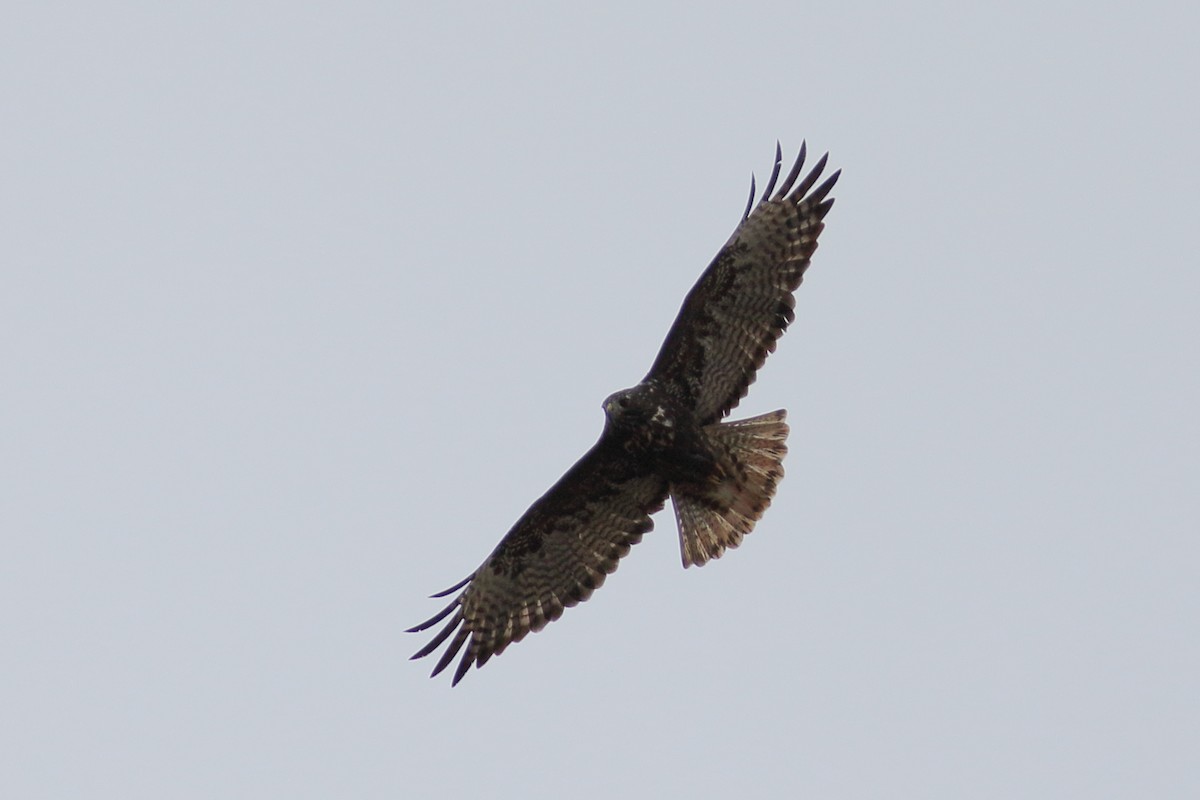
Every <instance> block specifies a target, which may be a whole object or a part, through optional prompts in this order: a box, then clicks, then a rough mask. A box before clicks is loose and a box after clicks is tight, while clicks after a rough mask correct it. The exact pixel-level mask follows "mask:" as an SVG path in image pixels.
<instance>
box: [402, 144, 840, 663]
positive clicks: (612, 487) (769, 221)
mask: <svg viewBox="0 0 1200 800" xmlns="http://www.w3.org/2000/svg"><path fill="white" fill-rule="evenodd" d="M805 150H806V147H805V146H804V145H801V147H800V154H799V156H798V157H797V159H796V163H795V165H794V166H793V167H792V169H791V171H790V172H789V173H788V174H787V176H786V177H785V178H784V179H783V182H782V183H781V184H779V188H778V191H776V189H775V186H776V181H777V179H778V178H779V173H780V167H781V165H782V163H783V160H782V151H781V150H780V148H779V146H778V145H776V147H775V164H774V168H773V169H772V171H771V179H770V181H769V183H768V184H767V187H766V190H765V191H764V192H763V193H762V197H761V200H759V202H758V203H757V204H755V202H754V200H755V187H754V180H753V178H751V181H750V199H749V201H748V202H747V204H746V210H745V212H743V214H742V219H741V222H740V223H739V224H738V226H737V228H736V229H735V230H734V232H733V235H732V236H731V237H730V238H729V241H728V242H726V244H725V246H724V247H722V248H721V250H720V252H718V253H717V255H716V258H714V259H713V261H712V263H711V264H709V266H708V268H707V269H705V271H704V273H703V274H702V275H701V276H700V279H699V280H698V281H697V282H696V285H695V286H694V287H692V290H691V291H690V292H689V293H688V295H687V297H686V298H685V299H684V301H683V306H682V308H681V309H680V311H679V315H678V317H677V318H676V319H675V322H674V323H673V324H672V326H671V329H670V331H669V332H668V333H667V338H666V340H665V341H664V342H663V345H662V348H661V349H660V350H659V353H658V357H657V358H655V360H654V364H653V366H651V367H650V371H649V372H648V373H646V377H645V378H643V379H642V381H641V383H639V384H638V385H636V386H634V387H632V388H630V389H623V390H621V391H619V392H616V393H615V394H613V395H611V396H609V397H608V398H607V399H606V400H605V401H604V404H603V407H604V414H605V423H604V430H603V432H602V433H601V434H600V439H599V441H597V442H596V444H595V445H593V446H592V448H591V449H590V450H589V451H588V452H587V453H586V454H584V456H583V457H582V458H580V459H579V461H578V462H577V463H576V464H575V465H574V466H573V467H571V468H570V469H569V470H568V471H567V473H566V474H565V475H563V476H562V478H560V479H559V481H558V482H557V483H556V484H554V486H552V487H550V490H549V491H547V492H546V493H545V494H544V495H542V497H541V498H540V499H538V500H537V501H536V502H534V504H533V505H532V506H530V507H529V510H528V511H526V512H525V514H524V515H523V516H522V517H521V518H520V519H519V520H517V522H516V524H515V525H513V527H512V530H510V531H509V532H508V534H507V535H505V537H504V538H503V539H501V540H500V544H498V545H497V546H496V549H495V550H493V551H492V553H491V555H489V556H488V557H487V558H486V559H485V560H484V562H483V564H481V565H480V566H479V568H478V569H476V570H475V571H474V572H472V573H471V574H470V575H469V576H467V577H466V578H465V579H464V580H462V581H460V582H458V583H456V584H455V585H454V586H451V587H450V588H449V589H446V590H445V591H443V592H439V593H438V594H435V595H433V596H434V597H446V596H448V595H450V594H453V593H454V592H458V594H457V595H456V596H455V597H454V599H453V600H452V601H451V602H450V604H449V605H448V606H446V607H445V608H444V609H442V610H441V611H440V612H439V613H438V614H437V615H436V616H434V617H433V618H432V619H430V620H428V621H426V622H423V623H421V624H420V625H417V626H416V627H414V628H410V629H409V632H410V633H416V632H419V631H424V630H427V629H429V628H431V627H433V626H434V625H437V624H438V623H439V622H442V621H443V620H446V622H445V625H444V626H443V627H442V629H441V630H440V631H439V632H438V634H437V635H436V636H434V638H433V640H432V641H430V642H429V643H428V644H427V645H425V646H424V647H423V648H421V649H420V650H419V651H418V652H417V653H416V654H415V655H413V658H414V659H417V658H423V657H425V656H427V655H429V654H430V653H432V652H434V651H435V650H436V649H437V648H438V647H440V646H441V645H442V643H443V642H445V641H446V640H447V639H450V644H449V645H448V646H447V647H446V650H445V652H444V653H443V654H442V656H441V658H440V659H439V660H438V662H437V665H436V666H435V667H434V669H433V673H432V674H433V675H434V676H436V675H437V674H438V673H440V672H441V671H442V670H444V669H445V668H446V667H447V666H449V664H450V663H451V662H452V661H453V660H454V657H455V656H456V655H457V654H458V653H459V651H462V653H463V654H462V658H461V660H459V662H458V666H457V668H456V669H455V672H454V679H453V681H452V684H451V685H454V684H457V683H458V682H459V681H460V680H462V677H463V676H464V675H465V674H466V672H467V670H468V669H470V667H471V665H472V664H474V665H475V666H476V667H481V666H483V665H484V664H485V663H487V661H488V660H489V659H490V658H491V657H492V656H495V655H499V654H500V653H502V652H504V650H505V648H507V647H508V646H509V645H510V644H512V643H513V642H519V641H520V640H521V639H523V638H525V636H526V635H527V634H529V633H530V632H535V631H540V630H541V629H542V628H544V627H545V626H546V624H547V623H549V622H552V621H553V620H556V619H558V618H559V617H560V616H561V615H562V613H563V609H564V608H569V607H570V606H574V605H575V604H577V603H580V602H582V601H584V600H586V599H588V597H590V596H591V594H592V592H593V591H595V590H596V589H597V588H598V587H599V586H600V585H601V584H603V583H604V579H605V578H606V577H607V576H608V575H609V574H610V573H612V572H613V571H614V570H616V568H617V564H618V562H619V561H620V559H621V557H622V556H624V555H625V554H626V553H628V552H629V549H630V548H631V547H632V546H633V545H635V544H637V543H638V542H639V541H640V540H641V538H642V535H643V534H645V533H647V532H648V531H649V530H650V529H651V528H652V527H653V522H652V521H651V519H650V515H651V514H654V513H655V512H657V511H659V510H660V509H661V508H662V507H663V505H664V504H665V503H666V500H667V498H668V497H670V498H671V503H672V505H673V506H674V509H675V519H676V522H677V524H678V528H679V544H680V550H681V552H682V555H683V565H684V567H688V566H691V565H696V566H701V565H703V564H705V563H706V562H708V561H709V560H710V559H714V558H720V557H721V555H722V554H723V553H724V552H725V550H726V549H729V548H734V547H737V546H738V545H739V544H741V541H742V537H744V536H745V535H746V534H748V533H750V531H752V530H753V529H754V525H755V523H757V522H758V520H759V519H760V518H761V517H762V515H763V512H764V511H765V510H766V508H767V506H768V505H769V504H770V502H771V498H772V496H773V495H774V494H775V487H776V485H777V484H778V483H779V480H780V479H781V478H782V477H783V465H782V462H783V457H784V455H785V454H786V452H787V446H786V440H787V435H788V426H787V423H786V422H785V421H784V420H785V417H786V413H787V412H786V411H783V410H780V411H773V412H771V413H769V414H763V415H761V416H757V417H751V418H749V419H743V420H739V421H736V422H725V421H723V420H724V418H725V416H726V415H727V414H728V413H729V412H730V410H731V409H733V408H734V407H735V406H736V405H737V404H738V401H739V400H741V398H742V397H744V396H745V395H746V391H747V390H748V388H749V386H750V384H751V383H752V382H753V381H754V378H755V374H756V372H757V371H758V368H759V367H761V366H762V365H763V362H764V361H765V360H766V358H767V355H768V354H769V353H771V352H772V351H773V350H774V349H775V342H776V340H777V339H778V338H779V337H780V336H781V335H782V334H783V332H784V330H785V329H786V328H787V326H788V324H789V323H791V322H792V320H793V319H794V317H795V314H794V312H793V307H794V305H795V301H794V298H793V292H795V290H796V288H797V287H798V286H799V285H800V281H801V279H802V278H803V277H804V271H805V270H806V269H807V268H808V265H809V262H810V260H811V258H812V255H813V252H814V251H815V250H816V249H817V238H818V237H819V236H820V235H821V231H822V229H823V228H824V227H825V224H824V222H823V220H824V218H825V215H826V214H828V213H829V209H830V208H832V207H833V199H832V198H829V197H828V195H829V192H830V190H831V189H832V188H833V186H834V184H835V183H836V182H837V179H838V176H839V175H840V174H841V170H838V171H836V172H834V173H833V174H832V175H830V176H829V177H828V178H827V179H825V181H824V182H823V183H821V184H820V185H819V186H816V183H817V181H818V180H819V179H820V178H821V174H822V172H823V171H824V169H825V164H826V161H827V160H828V154H826V155H825V156H822V157H821V159H820V160H819V161H818V162H817V163H816V165H814V166H813V168H812V169H811V170H810V171H809V172H808V173H807V174H806V175H805V176H804V177H803V178H800V173H801V171H802V169H803V168H804V160H805ZM797 179H799V182H797ZM814 186H816V188H815V189H814V188H813V187H814ZM447 617H448V618H449V619H446V618H447ZM451 637H453V638H451ZM464 646H465V650H464V649H463V648H464Z"/></svg>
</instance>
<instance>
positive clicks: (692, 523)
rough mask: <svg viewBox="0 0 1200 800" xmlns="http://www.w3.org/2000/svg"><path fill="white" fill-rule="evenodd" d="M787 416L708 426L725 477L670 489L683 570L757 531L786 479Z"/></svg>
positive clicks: (779, 413)
mask: <svg viewBox="0 0 1200 800" xmlns="http://www.w3.org/2000/svg"><path fill="white" fill-rule="evenodd" d="M786 417H787V412H786V411H783V410H780V411H772V412H771V413H770V414H763V415H762V416H758V417H751V418H750V419H743V420H739V421H737V422H719V423H717V424H715V425H710V426H708V427H707V428H705V432H706V433H707V434H708V436H709V437H710V442H711V444H712V445H713V448H714V450H716V452H717V454H718V458H719V459H720V462H721V467H722V472H723V473H724V474H722V475H717V476H714V477H713V478H712V479H710V480H709V481H707V482H704V483H686V484H672V485H671V503H672V505H674V507H675V520H676V522H678V524H679V547H680V550H681V551H682V553H683V565H684V566H685V567H690V566H691V565H692V564H695V565H697V566H703V565H704V564H705V563H706V562H707V561H708V560H709V559H710V558H720V557H721V555H722V554H723V553H724V552H725V549H726V548H733V547H737V546H738V545H739V544H741V543H742V537H743V536H745V535H746V534H748V533H749V532H750V531H752V530H754V524H755V523H756V522H758V520H759V519H760V518H761V517H762V515H763V512H764V511H766V510H767V506H769V505H770V504H771V496H772V495H774V494H775V486H776V484H778V483H779V481H780V479H782V478H783V457H784V456H785V455H787V444H786V440H787V435H788V426H787V423H786V422H784V419H785V418H786Z"/></svg>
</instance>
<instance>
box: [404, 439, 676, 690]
mask: <svg viewBox="0 0 1200 800" xmlns="http://www.w3.org/2000/svg"><path fill="white" fill-rule="evenodd" d="M666 498H667V485H666V482H665V481H664V480H663V479H662V478H660V477H658V476H657V475H654V474H647V473H646V471H645V469H644V468H639V467H638V466H637V465H636V462H634V460H633V459H631V458H630V457H629V455H628V454H627V453H626V452H625V451H624V449H622V448H621V447H620V446H614V445H613V444H612V443H611V440H608V439H606V438H605V437H603V436H602V437H601V439H600V441H599V442H597V443H596V445H595V446H594V447H592V449H591V450H589V451H588V452H587V454H586V455H584V457H583V458H581V459H580V460H579V461H578V462H577V463H576V464H575V466H573V467H572V468H571V469H570V470H569V471H568V472H567V474H565V475H564V476H563V477H562V478H561V479H560V480H559V481H558V483H556V484H555V485H554V486H553V487H551V488H550V491H548V492H546V494H545V495H543V496H542V497H541V498H540V499H539V500H538V501H537V502H535V503H534V504H533V505H532V506H530V508H529V510H528V511H526V512H525V514H524V516H522V517H521V519H519V520H517V523H516V525H514V526H513V528H512V530H510V531H509V532H508V534H507V535H506V536H505V537H504V538H503V539H502V540H501V541H500V544H499V545H497V547H496V549H495V550H493V551H492V554H491V555H490V556H488V558H487V560H486V561H484V562H483V564H482V565H481V566H480V567H479V569H477V570H476V571H475V572H474V574H472V575H471V576H470V577H469V578H467V579H466V580H464V581H462V582H461V583H459V584H456V585H455V586H452V587H450V588H449V589H447V590H446V591H444V592H441V593H439V594H436V595H434V597H444V596H446V595H448V594H450V593H451V592H454V591H457V590H459V589H463V587H464V586H465V587H466V588H465V589H463V590H462V592H461V593H460V594H459V595H458V596H457V597H455V598H454V601H453V602H451V603H450V605H448V606H446V607H445V608H444V609H442V611H441V612H440V613H438V614H437V616H435V617H433V618H432V619H430V620H428V621H427V622H423V623H421V624H420V625H417V626H416V627H414V628H410V629H409V632H410V633H415V632H418V631H423V630H426V629H428V628H431V627H433V626H434V625H436V624H437V623H439V622H441V621H442V620H443V619H445V618H446V617H447V616H449V618H450V619H449V621H448V622H447V623H446V624H445V626H444V627H443V628H442V629H441V631H439V632H438V634H437V636H435V637H434V638H433V641H431V642H429V644H427V645H426V646H425V647H423V648H421V650H419V651H418V652H417V653H416V654H415V655H413V658H422V657H424V656H427V655H429V654H430V653H432V652H433V651H434V650H436V649H437V648H438V647H439V646H440V645H441V644H442V642H444V641H445V640H446V639H448V638H449V637H450V636H451V634H453V635H454V638H453V639H451V641H450V644H449V646H448V647H447V648H446V651H445V652H444V653H443V654H442V657H441V659H440V660H439V661H438V663H437V666H435V667H434V669H433V675H437V674H438V673H439V672H441V671H442V670H444V669H445V668H446V667H447V666H448V665H449V664H450V662H451V661H452V660H453V659H454V656H455V655H456V654H457V653H458V651H459V650H461V649H462V647H463V645H466V651H465V652H464V653H463V656H462V659H461V660H460V661H459V662H458V668H457V669H456V670H455V673H454V681H453V682H454V683H458V682H459V681H460V680H462V677H463V675H465V674H466V672H467V670H468V669H470V667H471V664H475V665H476V666H477V667H481V666H483V665H484V664H485V663H486V662H487V660H488V659H489V658H491V657H492V656H494V655H499V654H500V653H502V652H504V648H506V647H508V645H509V644H511V643H512V642H519V641H520V640H521V639H523V638H525V635H526V634H528V633H529V632H530V631H540V630H541V629H542V628H544V627H545V626H546V624H547V623H548V622H552V621H554V620H556V619H558V618H559V617H560V616H561V615H562V612H563V609H564V608H568V607H570V606H573V605H575V604H576V603H579V602H582V601H583V600H586V599H588V597H590V596H591V594H592V592H593V591H594V590H595V589H596V588H598V587H599V586H600V585H601V584H602V583H604V579H605V578H606V577H607V576H608V575H609V574H610V573H611V572H613V571H614V570H615V569H616V568H617V562H618V561H619V560H620V558H621V557H622V556H624V555H625V554H626V553H628V552H629V548H630V547H632V546H633V545H635V544H637V543H638V542H639V541H641V538H642V534H644V533H646V532H647V531H649V530H650V529H651V528H652V527H653V525H654V524H653V522H651V520H650V515H651V514H653V513H654V512H656V511H658V510H659V509H661V508H662V506H663V502H664V501H665V500H666Z"/></svg>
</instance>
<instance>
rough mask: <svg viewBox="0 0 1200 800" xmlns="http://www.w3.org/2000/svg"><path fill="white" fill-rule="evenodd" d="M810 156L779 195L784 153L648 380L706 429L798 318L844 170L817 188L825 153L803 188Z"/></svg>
mask: <svg viewBox="0 0 1200 800" xmlns="http://www.w3.org/2000/svg"><path fill="white" fill-rule="evenodd" d="M804 155H805V147H804V146H801V147H800V155H799V157H798V158H797V159H796V164H795V166H794V167H792V170H791V172H789V173H788V175H787V177H786V178H784V181H783V183H782V184H781V185H780V187H779V191H777V192H775V193H774V194H772V192H773V191H774V190H775V181H776V179H777V178H778V177H779V170H780V166H781V164H782V160H783V159H782V152H781V150H780V149H779V146H778V145H776V147H775V167H774V169H773V170H772V171H771V180H770V182H769V183H768V184H767V188H766V191H764V192H763V194H762V199H761V200H760V201H759V203H758V205H757V206H756V205H755V204H754V182H753V180H752V181H751V183H750V201H749V202H748V203H747V205H746V212H745V213H744V214H743V215H742V221H741V223H740V224H739V225H738V227H737V229H736V230H735V231H734V232H733V236H731V237H730V239H729V241H728V242H727V243H726V244H725V246H724V247H722V248H721V251H720V252H719V253H717V256H716V258H714V259H713V261H712V263H711V264H710V265H709V266H708V269H706V270H705V271H704V274H703V275H701V276H700V280H699V281H697V282H696V285H695V286H694V287H692V290H691V291H690V292H689V293H688V296H687V298H686V299H685V300H684V301H683V307H682V308H681V309H680V311H679V316H678V317H676V319H675V323H674V324H673V325H672V326H671V330H670V332H669V333H668V334H667V338H666V341H664V342H663V346H662V349H661V350H660V351H659V353H658V357H657V358H656V359H655V361H654V365H653V366H652V367H651V368H650V372H649V373H648V374H647V375H646V380H656V381H658V382H660V383H663V384H666V385H668V386H671V387H672V388H673V390H674V391H675V392H676V393H677V395H678V396H680V397H681V398H684V399H685V400H687V401H688V402H690V403H691V404H692V407H693V408H694V409H695V413H696V417H697V419H698V420H699V421H700V423H701V424H708V423H711V422H716V421H717V420H719V419H721V418H722V417H724V416H725V415H726V414H728V413H729V411H730V409H732V408H733V407H734V406H736V405H737V404H738V401H739V400H741V399H742V398H743V397H745V395H746V390H747V389H748V388H749V386H750V384H751V383H752V382H753V381H754V377H755V373H756V372H757V371H758V368H759V367H761V366H762V365H763V362H764V361H766V358H767V354H768V353H770V352H771V351H773V350H774V349H775V340H776V339H778V338H779V337H780V336H781V335H782V334H783V331H784V330H785V329H786V328H787V326H788V325H789V324H790V323H791V321H792V320H793V319H794V318H795V314H794V312H793V311H792V309H793V307H794V306H795V300H794V299H793V296H792V293H793V292H794V291H795V290H796V287H797V286H799V285H800V281H801V279H802V278H803V276H804V271H805V270H806V269H807V268H808V265H809V260H810V259H811V258H812V254H813V251H815V250H816V249H817V237H818V236H820V235H821V230H822V229H823V228H824V227H825V224H824V222H822V220H823V219H824V217H825V215H826V214H827V213H829V209H830V208H832V207H833V199H832V198H830V199H828V200H826V199H825V197H826V195H828V194H829V191H830V189H832V188H833V185H834V184H835V183H837V179H838V176H839V175H840V174H841V170H838V171H837V172H834V173H833V174H832V175H831V176H830V177H829V178H828V179H826V181H825V182H824V183H822V184H821V185H820V186H818V187H817V188H816V189H813V190H812V192H811V193H808V192H809V190H810V189H812V187H813V185H814V184H815V183H816V182H817V180H818V179H819V178H820V177H821V172H822V171H823V170H824V169H825V162H826V160H827V159H828V154H826V155H824V156H822V157H821V159H820V161H818V162H817V164H816V166H814V167H813V169H812V170H811V171H810V172H809V173H808V174H807V175H806V176H805V177H804V178H803V179H802V180H801V181H800V182H799V183H796V179H797V178H798V177H799V176H800V170H801V169H803V167H804Z"/></svg>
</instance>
